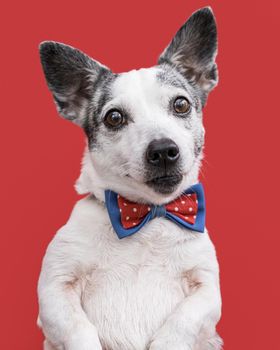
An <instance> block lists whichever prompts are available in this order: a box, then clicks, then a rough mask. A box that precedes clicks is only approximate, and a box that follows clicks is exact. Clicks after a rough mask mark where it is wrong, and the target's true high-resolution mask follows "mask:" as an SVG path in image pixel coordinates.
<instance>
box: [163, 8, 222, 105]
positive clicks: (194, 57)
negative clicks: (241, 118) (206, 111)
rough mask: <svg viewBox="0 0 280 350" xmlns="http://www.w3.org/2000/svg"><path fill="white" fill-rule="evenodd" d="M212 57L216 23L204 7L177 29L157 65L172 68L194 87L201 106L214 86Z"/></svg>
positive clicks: (213, 61) (216, 75)
mask: <svg viewBox="0 0 280 350" xmlns="http://www.w3.org/2000/svg"><path fill="white" fill-rule="evenodd" d="M216 54H217V28H216V21H215V18H214V15H213V12H212V10H211V8H209V7H205V8H202V9H200V10H198V11H196V12H195V13H193V14H192V16H191V17H190V18H189V19H188V20H187V22H186V23H185V24H184V25H183V26H182V27H181V28H180V29H179V31H178V32H177V33H176V35H175V37H174V38H173V39H172V41H171V42H170V44H169V45H168V46H167V48H166V49H165V50H164V52H163V53H162V54H161V55H160V57H159V61H158V64H162V63H169V64H171V65H173V66H175V67H176V68H177V69H178V70H179V71H180V72H181V73H182V74H183V75H184V76H185V77H186V78H187V79H188V81H190V82H191V83H192V84H195V85H196V86H198V88H199V90H200V92H201V100H202V104H203V105H204V104H205V102H206V99H207V95H208V93H209V92H210V91H211V90H212V89H213V88H214V87H215V86H216V84H217V82H218V72H217V66H216V64H215V57H216Z"/></svg>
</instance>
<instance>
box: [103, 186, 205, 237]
mask: <svg viewBox="0 0 280 350" xmlns="http://www.w3.org/2000/svg"><path fill="white" fill-rule="evenodd" d="M105 203H106V207H107V210H108V213H109V217H110V220H111V223H112V226H113V228H114V230H115V231H116V233H117V235H118V237H119V238H124V237H127V236H130V235H132V234H134V233H136V232H137V231H139V230H140V229H141V228H142V227H143V226H144V225H145V224H146V223H148V222H149V221H150V220H152V219H154V218H155V217H165V218H167V219H169V220H171V221H173V222H175V223H176V224H177V225H179V226H182V227H185V228H187V229H190V230H192V231H197V232H204V226H205V200H204V191H203V186H202V184H200V183H198V184H196V185H193V186H191V187H190V188H188V189H187V190H186V191H185V192H184V193H183V194H182V195H181V196H179V197H178V198H176V199H175V200H174V201H172V202H170V203H168V204H165V205H152V204H151V205H148V204H140V203H134V202H131V201H129V200H127V199H125V198H123V197H121V196H120V195H118V194H117V193H115V192H113V191H111V190H106V191H105Z"/></svg>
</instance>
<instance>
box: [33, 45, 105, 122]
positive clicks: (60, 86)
mask: <svg viewBox="0 0 280 350" xmlns="http://www.w3.org/2000/svg"><path fill="white" fill-rule="evenodd" d="M39 50H40V57H41V62H42V66H43V70H44V73H45V77H46V80H47V84H48V87H49V89H50V90H51V92H52V94H53V97H54V100H55V103H56V106H57V109H58V112H59V113H60V114H61V115H62V116H63V117H64V118H66V119H69V120H71V121H73V122H74V123H76V124H78V125H80V126H82V125H83V122H84V119H85V111H86V108H87V106H88V103H89V101H90V98H91V97H92V94H93V88H94V85H95V82H96V81H97V80H98V77H99V76H100V74H108V73H109V74H112V73H111V71H110V70H109V69H108V68H107V67H105V66H103V65H101V64H100V63H99V62H97V61H95V60H93V59H92V58H90V57H89V56H87V55H86V54H84V53H83V52H81V51H80V50H77V49H75V48H73V47H71V46H68V45H65V44H61V43H57V42H54V41H44V42H42V43H41V44H40V47H39Z"/></svg>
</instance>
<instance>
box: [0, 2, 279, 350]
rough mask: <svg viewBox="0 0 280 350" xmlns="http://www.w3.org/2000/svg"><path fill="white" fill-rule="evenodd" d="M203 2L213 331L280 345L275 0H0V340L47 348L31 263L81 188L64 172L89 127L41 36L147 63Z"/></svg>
mask: <svg viewBox="0 0 280 350" xmlns="http://www.w3.org/2000/svg"><path fill="white" fill-rule="evenodd" d="M205 5H211V6H212V7H213V9H214V12H215V14H216V17H217V21H218V29H219V55H218V64H219V71H220V84H219V86H218V88H216V90H214V92H213V93H212V95H211V96H210V99H209V101H208V105H207V107H206V109H205V114H204V116H205V124H206V128H207V144H206V150H205V153H206V157H205V158H206V160H205V162H204V167H203V176H202V177H201V180H202V181H203V183H204V184H205V187H206V192H207V204H208V215H207V224H208V229H209V230H210V234H211V236H212V239H213V241H214V243H215V245H216V247H217V252H218V257H219V261H220V266H221V288H222V295H223V317H222V320H221V322H220V324H219V327H218V328H219V331H220V333H221V335H222V337H223V338H224V341H225V349H226V350H236V349H238V350H243V349H254V350H258V349H262V350H263V349H270V350H274V349H279V344H278V341H277V343H276V339H277V338H278V326H279V295H280V293H279V292H280V289H279V272H278V267H279V259H278V257H279V244H280V236H279V225H278V223H276V219H277V216H279V214H278V208H279V204H278V198H277V193H276V190H277V188H276V187H277V186H278V183H277V182H278V179H279V169H277V167H276V166H275V165H278V162H279V155H278V154H277V155H276V151H277V147H278V150H279V143H278V139H279V136H278V135H279V111H278V108H277V106H276V104H277V102H278V99H279V96H278V95H279V70H278V76H277V69H278V67H279V62H280V57H279V34H280V33H279V10H280V6H279V2H278V4H277V1H276V0H275V1H269V0H267V1H253V0H251V1H237V0H236V1H211V0H208V1H179V0H172V1H120V2H116V1H114V2H113V1H112V2H111V3H108V2H100V1H98V2H97V1H78V2H75V5H72V4H71V3H70V2H69V1H56V2H52V1H48V2H40V1H27V2H26V1H25V2H23V1H22V2H18V3H16V2H14V3H13V2H10V3H9V5H8V3H6V5H4V8H3V5H2V9H1V14H2V17H3V18H2V19H1V21H0V23H1V27H2V26H3V28H1V37H2V38H1V56H0V57H1V65H0V69H1V75H0V76H1V78H0V79H1V134H2V135H1V138H0V140H1V147H0V149H1V168H2V171H1V177H2V179H1V185H2V186H1V187H2V188H1V200H2V207H1V227H2V232H1V254H0V259H1V262H0V266H1V272H0V273H1V290H0V292H1V296H0V302H1V325H0V329H1V337H0V348H1V349H6V350H27V349H28V350H30V349H41V348H42V345H41V344H42V335H41V333H40V331H39V330H38V329H37V327H36V317H37V297H36V284H37V279H38V275H39V271H40V264H41V260H42V257H43V255H44V252H45V249H46V247H47V244H48V242H50V240H51V239H52V236H53V234H54V233H55V231H56V230H57V229H58V228H59V227H60V226H62V225H63V224H64V223H65V221H66V220H67V218H68V216H69V214H70V211H71V209H72V207H73V205H74V203H75V201H76V200H77V199H78V196H77V194H76V193H75V191H74V189H73V183H74V181H75V179H76V178H77V177H78V174H79V167H80V166H79V164H80V159H81V155H82V152H83V148H84V136H83V133H82V131H81V130H80V129H79V128H77V127H75V126H74V125H72V124H71V123H69V122H66V121H64V120H63V119H62V118H59V117H58V116H57V114H56V110H55V107H54V104H53V101H52V99H51V95H50V93H49V92H48V91H47V86H46V84H45V81H44V78H43V74H42V70H41V66H40V62H39V56H38V44H39V42H41V41H43V40H46V39H52V40H57V41H62V42H65V43H68V44H71V45H73V46H76V47H78V48H80V49H82V50H83V51H85V52H87V53H88V54H89V55H91V56H93V57H94V58H96V59H98V60H99V61H101V62H103V63H104V64H106V65H108V66H110V67H111V68H112V69H113V70H114V71H117V72H120V71H127V70H130V69H132V68H140V67H147V66H151V65H153V64H154V63H155V62H156V59H157V57H158V55H159V53H160V52H161V51H162V50H163V49H164V47H165V46H166V45H167V43H168V42H169V40H170V39H171V37H172V35H173V34H174V33H175V32H176V30H177V29H178V28H179V26H180V25H181V24H182V23H183V22H184V21H185V20H186V18H187V17H188V16H189V15H190V14H191V13H192V12H193V11H194V10H196V9H198V8H199V7H202V6H205ZM277 49H278V51H277ZM277 143H278V146H277ZM278 189H279V187H278ZM277 308H278V312H277ZM174 350H176V349H174Z"/></svg>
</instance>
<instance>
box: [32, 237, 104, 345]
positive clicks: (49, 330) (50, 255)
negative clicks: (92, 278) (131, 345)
mask: <svg viewBox="0 0 280 350" xmlns="http://www.w3.org/2000/svg"><path fill="white" fill-rule="evenodd" d="M74 247H75V245H74V244H73V246H71V244H70V243H67V244H65V243H64V242H63V241H62V242H60V240H59V239H55V240H54V241H53V242H52V243H51V245H50V247H49V248H48V251H47V254H46V256H45V258H44V262H43V267H42V271H41V275H40V279H39V286H38V295H39V319H40V326H41V327H42V330H43V332H44V334H45V336H46V338H47V340H48V341H49V343H50V344H52V346H53V347H54V348H55V349H56V350H101V349H102V347H101V345H100V341H99V338H98V334H97V330H96V328H95V327H94V325H93V324H92V323H91V322H90V321H89V320H88V318H87V315H86V314H85V312H84V310H83V308H82V305H81V285H80V281H79V279H78V277H75V276H76V275H77V274H76V272H77V269H79V271H80V272H81V274H82V271H83V270H82V269H83V266H81V265H82V264H81V260H82V258H81V257H82V255H81V254H80V255H79V256H80V257H79V259H77V257H76V256H75V255H74V254H75V250H74V249H75V248H74ZM71 254H72V256H71Z"/></svg>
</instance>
